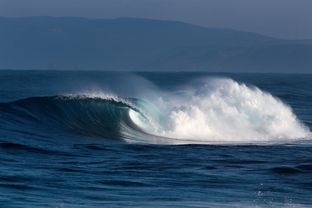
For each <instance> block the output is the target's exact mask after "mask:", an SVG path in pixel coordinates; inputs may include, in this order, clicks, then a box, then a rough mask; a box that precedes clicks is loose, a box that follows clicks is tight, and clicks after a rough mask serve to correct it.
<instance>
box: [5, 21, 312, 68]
mask: <svg viewBox="0 0 312 208" xmlns="http://www.w3.org/2000/svg"><path fill="white" fill-rule="evenodd" d="M0 69H68V70H74V69H78V70H109V71H112V70H136V71H227V72H277V73H278V72H312V40H281V39H276V38H272V37H266V36H263V35H259V34H255V33H249V32H240V31H235V30H230V29H214V28H205V27H200V26H195V25H191V24H186V23H182V22H174V21H160V20H150V19H135V18H120V19H86V18H76V17H59V18H57V17H25V18H6V17H0Z"/></svg>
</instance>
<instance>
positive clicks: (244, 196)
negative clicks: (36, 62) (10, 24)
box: [0, 70, 312, 208]
mask: <svg viewBox="0 0 312 208" xmlns="http://www.w3.org/2000/svg"><path fill="white" fill-rule="evenodd" d="M310 129H312V75H307V74H226V73H224V74H218V73H182V72H179V73H160V72H159V73H143V72H140V73H139V72H137V73H125V72H83V71H78V72H70V71H10V70H5V71H0V207H4V208H6V207H8V208H13V207H14V208H15V207H23V208H24V207H26V208H28V207H53V208H63V207H64V208H66V207H83V208H89V207H90V208H93V207H179V208H180V207H182V208H183V207H312V197H311V196H312V140H311V139H312V136H311V135H312V134H311V131H310Z"/></svg>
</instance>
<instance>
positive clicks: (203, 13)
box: [0, 0, 312, 39]
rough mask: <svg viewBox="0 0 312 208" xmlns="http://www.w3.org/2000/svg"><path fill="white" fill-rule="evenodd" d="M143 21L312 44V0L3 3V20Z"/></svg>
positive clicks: (37, 0) (0, 1) (31, 0)
mask: <svg viewBox="0 0 312 208" xmlns="http://www.w3.org/2000/svg"><path fill="white" fill-rule="evenodd" d="M38 15H40V16H80V17H97V18H116V17H142V18H153V19H168V20H179V21H184V22H189V23H194V24H198V25H203V26H208V27H222V28H234V29H238V30H245V31H252V32H258V33H261V34H266V35H271V36H275V37H282V38H299V39H302V38H309V39H312V0H0V16H38Z"/></svg>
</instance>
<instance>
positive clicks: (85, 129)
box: [0, 79, 311, 144]
mask: <svg viewBox="0 0 312 208" xmlns="http://www.w3.org/2000/svg"><path fill="white" fill-rule="evenodd" d="M151 93H155V92H151ZM0 112H1V116H0V119H1V120H2V121H3V123H4V124H5V123H8V122H10V121H11V123H14V125H23V126H24V127H25V128H28V127H31V129H32V130H34V127H36V129H41V130H43V132H44V131H47V129H48V130H49V131H51V130H53V131H63V130H64V131H65V132H67V133H74V134H79V135H84V136H89V137H94V136H96V137H104V138H111V139H121V140H125V141H127V142H144V143H158V144H159V143H160V144H190V143H194V144H197V143H205V144H212V143H214V144H215V143H220V144H237V143H239V144H250V143H257V144H258V143H283V142H289V141H295V140H298V139H307V138H310V137H311V133H310V131H309V129H308V128H307V127H306V126H304V125H303V124H302V123H301V122H300V121H299V120H298V119H297V117H296V115H295V114H294V113H293V111H292V109H291V108H290V107H289V106H288V105H286V104H284V103H283V102H282V101H281V100H279V99H278V98H275V97H273V96H272V95H271V94H269V93H267V92H263V91H261V90H260V89H259V88H257V87H251V86H247V85H246V84H243V83H238V82H236V81H234V80H231V79H209V80H205V81H203V82H200V84H199V85H198V86H195V85H194V87H187V88H185V89H180V90H179V91H177V92H158V91H157V96H153V99H151V98H149V97H148V96H144V95H142V96H141V97H140V99H137V98H121V97H118V96H115V95H112V94H105V93H84V94H79V95H66V96H51V97H33V98H27V99H22V100H18V101H15V102H11V103H2V104H0Z"/></svg>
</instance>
